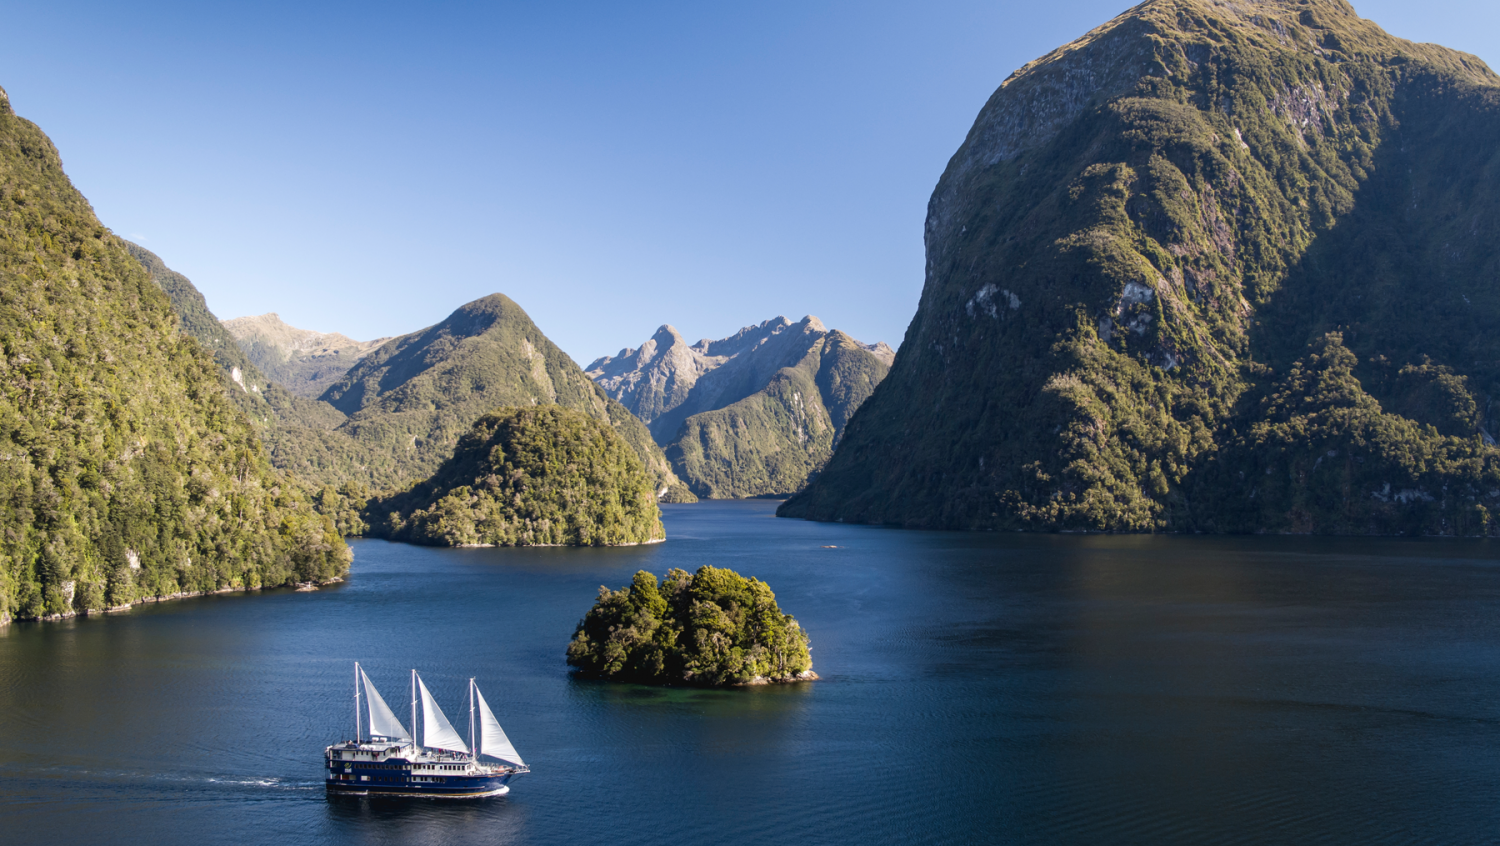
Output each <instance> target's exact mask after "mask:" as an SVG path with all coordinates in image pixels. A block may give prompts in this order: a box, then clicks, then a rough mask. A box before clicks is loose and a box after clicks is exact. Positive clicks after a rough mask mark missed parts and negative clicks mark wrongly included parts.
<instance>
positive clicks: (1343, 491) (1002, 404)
mask: <svg viewBox="0 0 1500 846" xmlns="http://www.w3.org/2000/svg"><path fill="white" fill-rule="evenodd" d="M1497 142H1500V78H1497V77H1496V75H1495V74H1494V73H1492V72H1491V71H1490V70H1489V69H1488V68H1486V67H1485V66H1484V65H1483V64H1482V63H1481V62H1479V61H1478V60H1477V59H1475V58H1473V57H1472V56H1467V55H1464V54H1460V53H1455V52H1453V51H1450V50H1446V49H1444V48H1441V47H1436V46H1433V45H1416V44H1411V43H1409V42H1405V41H1402V40H1400V39H1396V38H1392V37H1391V36H1389V35H1387V34H1385V33H1384V32H1382V31H1381V30H1380V29H1379V28H1378V27H1377V26H1376V25H1375V24H1373V23H1371V22H1369V21H1365V20H1362V19H1360V18H1359V17H1358V15H1356V14H1355V13H1354V10H1353V9H1352V8H1351V7H1350V6H1349V5H1348V4H1347V3H1344V2H1342V0H1308V1H1307V2H1301V0H1298V1H1297V2H1293V0H1259V2H1222V1H1221V0H1151V1H1150V2H1147V3H1144V4H1142V5H1140V6H1137V7H1136V8H1134V9H1132V10H1130V11H1129V12H1127V13H1125V14H1123V15H1121V16H1119V17H1117V18H1115V19H1114V20H1112V21H1110V22H1108V23H1106V24H1105V25H1103V26H1101V27H1099V28H1098V29H1095V30H1094V31H1092V32H1090V33H1088V34H1087V35H1085V36H1084V37H1083V38H1080V39H1079V40H1077V41H1075V42H1073V43H1071V44H1068V45H1066V46H1064V47H1062V48H1059V49H1058V50H1055V51H1053V52H1052V53H1049V54H1048V55H1047V56H1044V57H1042V58H1041V59H1038V60H1037V61H1035V62H1032V63H1031V64H1028V65H1027V66H1026V67H1023V68H1021V69H1020V70H1018V71H1017V72H1016V73H1015V74H1013V75H1011V77H1010V78H1009V79H1007V80H1006V81H1005V82H1004V83H1003V84H1002V85H1001V87H1000V88H999V89H998V90H997V91H996V92H995V93H994V95H993V96H992V97H991V98H990V100H989V102H988V103H987V104H986V105H985V107H984V109H983V111H982V112H981V113H980V115H979V116H978V118H977V120H976V121H975V124H974V127H973V129H972V130H971V131H970V132H969V135H968V137H967V138H966V139H965V141H964V143H963V145H962V146H961V147H960V148H959V150H958V152H957V153H955V155H954V156H953V158H952V160H951V161H950V162H949V164H948V168H947V170H946V171H945V172H944V174H943V176H942V179H941V180H940V181H939V183H938V185H937V188H936V189H935V190H934V192H933V196H932V200H931V202H930V204H929V207H928V216H927V222H926V231H925V238H926V247H927V264H926V281H925V286H924V289H923V294H922V299H921V303H920V306H919V308H918V312H917V314H916V316H915V318H914V319H913V321H912V323H911V326H910V328H909V329H908V331H907V336H906V339H905V340H904V341H903V343H902V346H901V355H900V356H899V357H898V360H897V361H896V362H895V365H894V367H893V369H892V371H891V375H890V377H889V378H888V379H887V380H886V381H885V382H883V383H882V384H881V386H880V388H879V389H878V390H877V391H876V392H875V394H874V396H873V397H872V398H871V399H870V400H869V401H868V402H867V403H866V404H865V405H864V406H862V408H861V410H860V412H859V413H858V414H857V415H856V417H855V418H854V420H853V421H851V423H850V425H849V427H848V430H847V433H846V435H845V439H844V442H843V444H842V446H841V447H840V449H839V451H838V453H837V454H836V455H835V457H834V458H833V460H832V461H831V462H830V464H829V466H828V468H827V469H826V470H825V471H824V472H823V473H822V474H821V475H820V476H819V477H818V479H817V480H816V481H815V482H814V483H813V484H812V485H811V486H810V487H809V489H808V490H807V491H806V492H805V493H804V494H801V495H799V496H798V497H796V498H794V499H793V500H792V501H790V502H788V503H787V505H786V506H785V507H784V508H783V510H782V513H784V514H787V515H793V516H807V517H813V518H815V519H828V520H847V521H860V522H879V523H895V524H900V525H911V526H932V527H937V526H942V527H956V528H1037V529H1058V528H1082V529H1108V530H1164V529H1192V530H1209V531H1215V530H1218V531H1326V532H1388V531H1422V532H1430V533H1468V534H1472V533H1479V532H1490V531H1492V530H1493V526H1492V524H1491V521H1490V520H1489V517H1488V514H1489V511H1490V510H1492V509H1494V508H1496V507H1500V498H1497V497H1496V496H1492V495H1491V493H1490V492H1491V491H1496V492H1497V493H1500V475H1497V470H1496V453H1495V452H1494V450H1493V448H1492V447H1490V446H1488V445H1487V444H1486V442H1485V440H1484V433H1485V431H1486V430H1485V428H1484V420H1483V417H1484V412H1481V411H1473V410H1472V409H1488V408H1489V402H1488V397H1491V396H1496V395H1500V338H1497V337H1496V336H1495V335H1494V333H1493V332H1491V331H1488V330H1487V329H1486V328H1484V327H1486V326H1488V325H1491V322H1492V321H1494V320H1496V319H1500V297H1497V296H1496V295H1495V294H1494V291H1493V279H1495V278H1497V276H1500V251H1497V250H1496V249H1495V248H1494V247H1493V244H1494V243H1496V238H1497V235H1500V183H1496V182H1494V181H1493V180H1476V179H1475V178H1474V176H1473V175H1474V174H1480V173H1491V172H1493V168H1495V167H1496V166H1497V163H1500V153H1497V151H1500V143H1497ZM1439 279H1441V281H1440V282H1439V281H1438V280H1439ZM1418 315H1420V317H1419V316H1418ZM1464 409H1470V411H1465V410H1464ZM1426 426H1431V427H1433V428H1432V429H1428V428H1424V427H1426ZM1330 451H1333V452H1335V453H1336V454H1337V456H1338V457H1337V458H1336V459H1330V458H1328V455H1329V454H1330ZM1415 456H1421V458H1420V459H1418V458H1415ZM1386 483H1389V484H1390V489H1391V490H1397V491H1408V490H1423V491H1442V490H1446V491H1447V492H1448V494H1447V496H1446V497H1442V496H1435V497H1434V498H1433V499H1432V500H1431V501H1427V500H1423V499H1421V498H1420V497H1410V496H1408V497H1405V498H1398V497H1396V496H1392V495H1385V496H1384V497H1383V498H1382V497H1381V496H1377V495H1375V494H1376V493H1379V492H1381V491H1384V490H1386V488H1385V487H1384V486H1385V485H1386ZM1459 491H1462V493H1459Z"/></svg>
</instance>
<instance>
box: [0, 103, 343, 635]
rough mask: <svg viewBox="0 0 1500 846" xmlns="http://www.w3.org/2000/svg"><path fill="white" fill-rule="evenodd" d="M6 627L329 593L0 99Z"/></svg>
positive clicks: (243, 439)
mask: <svg viewBox="0 0 1500 846" xmlns="http://www.w3.org/2000/svg"><path fill="white" fill-rule="evenodd" d="M0 280H3V284H0V523H3V529H4V530H3V531H0V619H3V618H8V617H39V616H49V615H59V614H63V615H65V614H71V613H76V612H85V611H94V610H99V609H103V608H107V607H112V606H118V605H123V604H127V603H129V602H132V601H134V600H136V599H139V598H141V597H148V596H164V595H170V594H175V593H179V592H184V591H204V590H214V589H219V588H224V587H252V586H260V585H264V586H270V585H279V584H290V583H295V582H302V581H320V580H326V579H329V578H332V577H335V576H338V575H341V574H342V573H344V572H346V570H347V567H348V562H349V551H348V548H347V547H346V546H345V545H344V543H343V541H342V539H341V538H339V537H338V535H337V533H336V532H335V531H334V529H333V526H332V524H331V522H330V521H328V520H327V519H325V518H323V517H321V516H320V515H318V514H317V513H315V512H314V511H313V510H312V508H311V507H310V505H309V504H308V503H307V502H305V501H303V500H302V499H301V498H300V495H299V494H298V492H297V491H296V490H295V489H294V488H292V487H290V486H287V485H283V484H282V483H281V479H280V478H279V476H278V474H277V473H276V472H275V471H274V470H273V469H272V468H271V466H270V464H269V462H268V461H267V459H266V456H265V454H264V452H263V451H262V450H261V448H260V445H259V443H258V441H257V440H256V437H255V432H254V429H253V428H252V426H251V424H250V423H249V422H248V421H247V419H246V418H245V416H244V415H243V414H242V413H241V412H240V411H239V410H238V409H237V408H236V407H235V406H234V405H233V404H232V403H231V402H230V401H229V399H228V394H227V393H226V392H225V390H224V387H223V385H224V383H223V381H222V378H221V376H220V372H219V368H218V366H217V365H216V363H215V362H214V359H213V357H212V355H211V353H210V351H208V350H205V349H204V348H203V347H202V346H201V345H200V344H199V343H198V342H197V341H196V340H194V339H193V338H191V337H189V336H188V335H186V334H184V333H183V332H181V331H179V320H178V318H177V316H176V315H175V314H174V312H173V310H172V306H171V303H170V301H169V298H168V296H167V294H166V292H164V291H163V289H162V288H161V287H160V286H158V285H157V284H156V283H155V282H153V281H152V279H151V277H150V276H149V275H148V273H147V272H146V270H144V269H143V268H142V266H141V265H140V264H139V263H138V262H137V260H136V259H135V258H133V257H132V256H131V254H130V252H129V250H128V248H127V245H126V244H125V242H124V241H122V240H120V239H119V238H117V237H115V236H114V235H113V234H111V233H110V232H109V231H108V230H107V229H105V228H104V227H103V226H102V225H101V224H100V223H99V221H98V220H97V219H96V218H95V217H94V213H93V209H92V208H90V206H89V204H88V202H87V201H86V200H85V199H84V198H83V196H82V195H80V194H79V193H78V191H77V190H76V189H75V188H74V187H73V185H72V183H71V182H70V181H69V180H68V178H67V176H66V175H65V174H64V173H63V169H62V163H61V160H60V158H59V156H58V153H57V150H56V149H55V148H54V147H53V146H52V143H51V142H50V141H49V140H48V139H47V137H46V136H45V135H44V134H42V132H41V131H40V130H39V129H38V128H37V127H36V126H35V125H33V124H31V123H30V122H28V121H25V120H23V119H21V118H19V117H17V116H16V115H15V114H14V112H13V111H12V110H11V108H10V103H9V100H8V98H6V97H5V95H4V93H3V92H0Z"/></svg>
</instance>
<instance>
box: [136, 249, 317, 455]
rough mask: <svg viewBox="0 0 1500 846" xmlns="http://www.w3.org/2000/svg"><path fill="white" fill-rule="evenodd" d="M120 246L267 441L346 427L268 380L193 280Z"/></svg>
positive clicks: (153, 255) (153, 257)
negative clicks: (293, 432)
mask: <svg viewBox="0 0 1500 846" xmlns="http://www.w3.org/2000/svg"><path fill="white" fill-rule="evenodd" d="M122 243H124V244H125V247H126V249H128V250H129V251H130V255H131V256H132V257H133V258H135V260H136V261H138V262H140V263H141V266H142V267H144V268H145V269H146V272H147V273H149V274H151V279H152V281H153V282H155V283H156V284H157V285H160V286H161V288H162V290H163V291H166V292H167V297H168V298H169V299H170V300H171V302H172V310H173V311H174V312H176V313H177V319H178V321H179V322H180V327H181V330H182V332H184V333H185V334H187V335H188V336H190V337H192V338H193V339H194V340H196V341H197V342H198V343H199V344H200V345H202V346H203V347H204V349H207V350H209V351H211V352H212V353H213V357H214V361H216V362H218V364H219V369H220V371H221V372H222V373H223V377H224V381H225V389H226V390H227V391H228V392H229V396H230V399H232V400H233V401H234V403H235V405H237V406H239V408H240V410H241V411H243V412H244V413H245V414H246V416H248V417H249V419H250V421H251V422H252V423H254V424H256V426H257V428H258V429H260V430H261V432H260V434H261V437H262V438H263V439H271V440H275V439H276V437H277V436H276V434H274V433H273V432H271V431H268V430H279V429H285V428H287V427H311V428H313V429H319V430H327V429H333V428H335V427H337V426H338V425H339V424H340V423H342V422H344V415H343V414H341V413H340V412H339V411H338V410H337V409H335V408H334V407H333V406H331V405H329V404H327V403H324V402H318V401H316V400H312V399H307V398H305V397H300V396H296V395H294V394H292V393H291V392H289V391H288V390H287V389H286V388H285V387H283V386H281V385H280V384H278V383H276V382H273V381H271V380H269V379H267V378H266V377H265V374H264V373H263V372H262V371H261V370H260V369H259V368H258V367H256V366H255V364H253V363H252V362H251V360H250V358H249V357H248V356H247V355H246V354H245V352H244V351H243V350H242V349H240V346H239V344H238V343H236V341H235V339H234V337H233V335H231V334H230V333H229V332H227V331H226V330H225V328H224V326H223V325H222V324H221V323H220V321H219V319H218V318H217V317H215V316H214V313H213V312H212V311H210V310H209V308H208V302H207V301H206V300H205V299H204V298H203V294H202V292H200V291H199V290H198V288H197V286H195V285H194V284H193V283H192V280H190V279H188V278H187V277H186V276H183V275H182V274H181V273H178V272H177V271H175V270H173V269H171V268H170V267H168V266H167V264H166V262H164V261H162V259H161V257H160V256H158V255H157V254H156V253H153V252H151V251H150V250H148V249H146V248H145V247H142V246H141V245H139V244H134V243H131V242H130V241H123V242H122Z"/></svg>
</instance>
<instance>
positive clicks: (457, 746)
mask: <svg viewBox="0 0 1500 846" xmlns="http://www.w3.org/2000/svg"><path fill="white" fill-rule="evenodd" d="M361 699H363V702H361ZM419 703H420V705H421V709H422V742H421V743H418V742H417V738H416V729H417V707H418V704H419ZM411 726H412V730H411V731H410V732H408V731H407V730H406V726H404V725H402V724H401V721H400V720H399V719H397V718H396V714H395V713H394V712H393V711H391V709H390V706H388V705H386V704H385V699H383V698H381V696H380V691H378V690H376V689H375V685H373V684H371V683H370V677H369V676H367V675H365V671H364V670H362V669H360V666H359V664H355V665H354V739H353V740H346V741H344V742H342V743H336V744H334V745H333V746H329V747H328V748H327V749H325V750H324V756H325V762H326V764H327V769H328V778H327V784H328V792H329V793H350V794H356V795H384V796H445V797H454V798H463V797H474V796H498V795H500V794H502V793H508V792H509V791H510V788H509V787H508V786H507V783H508V782H509V781H510V780H511V779H512V778H514V777H515V776H517V775H520V774H521V773H529V772H531V768H530V767H528V766H526V762H525V761H522V760H521V756H520V755H519V754H517V753H516V747H515V746H513V745H511V742H510V738H508V737H506V736H505V730H504V729H502V728H500V721H499V720H497V719H495V712H494V711H491V710H490V706H489V703H487V702H485V701H484V696H483V695H481V694H480V692H479V686H478V685H476V684H474V680H473V679H469V742H468V743H467V744H466V743H464V739H463V737H462V736H460V735H459V733H458V731H457V730H455V729H454V728H453V724H452V723H450V722H448V718H447V717H446V716H445V715H444V714H443V711H442V709H441V708H439V707H438V705H437V701H436V700H434V699H433V698H432V694H431V693H429V692H428V691H427V685H425V684H423V683H422V679H421V677H420V676H418V675H417V671H416V670H412V671H411ZM481 756H484V757H486V758H493V759H495V761H498V762H499V763H492V762H488V761H482V760H480V757H481Z"/></svg>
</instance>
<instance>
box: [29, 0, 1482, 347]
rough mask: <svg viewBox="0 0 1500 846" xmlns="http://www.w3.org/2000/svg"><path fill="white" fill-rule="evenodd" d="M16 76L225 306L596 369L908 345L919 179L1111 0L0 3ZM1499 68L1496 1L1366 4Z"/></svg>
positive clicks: (122, 207) (91, 165)
mask: <svg viewBox="0 0 1500 846" xmlns="http://www.w3.org/2000/svg"><path fill="white" fill-rule="evenodd" d="M6 5H7V8H5V10H4V21H5V30H6V39H5V41H6V45H5V49H4V51H3V52H0V86H3V87H4V88H5V89H6V90H7V91H8V92H9V94H10V96H11V102H12V105H13V106H14V107H15V109H16V111H17V112H18V113H19V114H21V115H22V116H24V117H26V118H29V119H31V120H33V121H35V122H36V123H37V124H39V125H40V126H41V127H42V129H43V130H45V131H46V132H47V133H48V134H49V135H50V136H51V137H52V140H53V141H54V142H55V143H56V144H57V146H58V148H59V149H60V150H61V151H62V156H63V162H64V164H65V166H66V167H67V170H68V173H69V174H70V175H71V176H72V178H73V181H74V183H75V184H77V185H78V187H79V188H80V189H82V191H83V193H84V194H85V195H86V196H87V197H88V198H89V199H90V200H91V201H92V202H93V204H94V208H95V210H96V211H97V212H98V214H99V217H100V218H101V219H102V220H103V222H104V223H105V225H107V226H109V227H110V228H111V229H113V230H114V231H115V232H117V233H119V234H121V235H123V236H125V237H128V238H132V239H135V240H138V241H140V242H141V243H142V244H144V245H146V246H147V247H149V248H150V249H152V250H154V251H156V252H157V253H158V254H160V255H161V256H162V258H163V259H165V260H166V262H167V263H168V264H169V265H171V266H172V267H174V268H176V269H177V270H179V271H181V272H183V273H185V274H187V275H188V276H189V277H191V278H192V279H193V281H194V282H195V283H197V285H198V287H199V288H200V289H201V290H202V291H203V293H204V295H205V296H206V297H207V298H208V303H209V306H210V307H211V308H212V309H213V310H214V312H215V313H216V314H218V315H219V316H220V317H238V316H241V315H247V314H261V313H264V312H268V311H275V312H278V313H280V314H281V315H282V317H283V318H284V319H285V320H287V321H288V322H289V323H292V324H293V325H297V326H302V327H305V328H311V329H320V330H323V331H339V332H343V333H345V334H347V335H350V336H353V337H356V338H360V339H368V338H373V337H376V336H380V335H394V334H400V333H404V332H409V331H413V330H415V329H418V328H421V327H423V326H427V325H430V324H432V323H435V322H436V321H438V320H441V319H442V318H443V317H444V316H446V315H447V314H448V313H449V312H451V311H452V310H453V309H454V308H456V307H457V306H459V305H461V304H462V303H464V302H467V301H469V300H472V299H475V298H477V297H480V296H483V295H485V294H488V293H490V292H493V291H502V292H504V293H506V294H508V295H509V296H511V297H512V298H513V299H515V300H516V301H517V302H519V303H520V304H521V305H522V306H523V307H524V308H526V310H527V311H528V312H530V314H531V316H532V317H533V318H534V319H535V320H536V321H537V323H538V324H539V325H540V326H541V327H542V330H543V331H544V332H546V333H547V334H548V335H549V336H550V337H551V338H552V339H553V340H554V341H556V342H557V343H558V344H559V345H560V346H562V348H563V349H564V350H566V351H567V352H568V353H569V354H570V355H572V356H573V358H574V359H575V360H577V361H578V362H579V363H580V364H586V363H587V362H588V361H590V360H591V359H593V358H594V357H596V356H599V355H604V354H612V353H614V352H615V351H617V350H619V349H620V348H621V347H624V346H627V345H628V346H635V345H637V344H639V343H640V342H641V341H643V340H645V339H646V338H647V337H649V336H650V334H651V333H652V331H653V330H655V328H656V327H657V326H658V325H660V324H662V323H671V324H673V325H675V326H677V328H678V329H680V330H681V331H682V332H683V334H685V335H687V336H688V337H689V339H690V340H694V339H697V338H700V337H715V338H717V337H721V336H724V335H727V334H729V333H731V332H733V331H734V330H736V329H738V328H739V327H741V326H743V325H746V324H749V323H754V322H759V321H761V320H765V319H767V318H770V317H772V316H775V315H777V314H785V315H787V316H789V317H792V318H798V317H801V316H802V315H804V314H809V313H810V314H816V315H818V316H819V317H821V318H823V320H824V321H825V322H826V323H828V324H829V325H830V326H832V327H835V328H842V329H845V330H847V331H849V332H850V333H851V334H853V335H854V336H855V337H857V338H860V339H861V340H865V341H876V340H884V341H887V342H889V343H891V344H893V345H894V344H896V343H897V342H899V341H900V340H901V336H902V335H903V333H904V332H905V330H906V325H907V323H908V321H909V320H910V319H911V316H912V313H913V312H914V311H915V308H916V304H917V297H918V295H919V294H920V292H921V286H922V265H923V256H922V220H923V216H924V214H925V212H926V205H927V198H928V195H929V194H930V192H931V191H932V187H933V185H934V184H935V183H936V181H937V178H938V176H939V175H940V174H941V173H942V170H943V167H944V166H945V164H946V163H947V160H948V157H949V156H950V155H952V153H953V151H954V150H955V149H957V147H958V145H959V144H960V143H961V142H962V140H963V137H964V134H965V133H966V132H967V130H968V128H969V125H970V123H971V122H972V121H973V119H974V117H975V115H976V114H977V112H978V110H979V108H980V107H981V106H982V105H983V104H984V101H985V99H986V98H987V97H988V96H989V95H990V93H991V92H992V91H993V90H994V89H995V88H996V87H997V86H998V85H999V84H1000V82H1001V81H1002V80H1003V79H1004V78H1005V76H1006V75H1007V74H1009V73H1010V72H1011V71H1012V70H1014V69H1015V68H1016V67H1018V66H1020V65H1022V64H1024V63H1025V62H1027V61H1029V60H1031V59H1033V58H1035V57H1037V56H1039V55H1041V54H1043V53H1045V52H1047V51H1048V50H1050V49H1051V48H1053V47H1055V46H1057V45H1059V44H1062V43H1064V42H1066V41H1069V40H1071V39H1073V38H1075V37H1077V36H1078V35H1081V34H1082V33H1084V32H1086V31H1087V30H1089V29H1091V28H1092V27H1094V26H1096V25H1098V24H1100V23H1102V22H1104V21H1106V20H1108V19H1109V18H1110V17H1112V16H1113V15H1115V14H1117V13H1119V12H1121V11H1123V10H1125V9H1126V8H1128V4H1126V3H1122V2H1119V0H1055V1H1054V2H971V0H925V2H912V3H892V2H883V0H860V2H853V0H849V2H844V0H797V2H779V0H769V1H766V0H763V2H759V3H739V4H728V3H703V2H680V3H668V2H640V3H620V2H593V0H576V1H575V2H569V3H547V2H534V3H504V2H495V3H485V4H478V3H476V4H464V3H448V4H443V3H410V2H408V3H401V4H386V3H380V2H360V3H343V4H339V3H316V2H312V3H307V2H299V3H278V2H257V3H231V2H222V3H192V4H189V3H167V2H153V1H152V0H142V1H141V2H134V3H104V2H74V0H48V2H11V3H8V4H6ZM1355 6H1356V8H1357V9H1358V10H1359V11H1360V13H1361V14H1362V15H1364V16H1365V17H1368V18H1372V19H1374V20H1375V21H1377V22H1379V23H1380V24H1381V25H1383V26H1384V27H1385V28H1386V29H1387V30H1388V31H1390V32H1392V33H1394V34H1396V35H1400V36H1403V37H1406V38H1411V39H1414V40H1419V41H1435V42H1438V43H1442V44H1446V45H1448V46H1450V47H1455V48H1458V49H1461V50H1467V51H1469V52H1472V53H1476V54H1478V55H1479V56H1480V57H1481V58H1483V59H1485V60H1486V61H1487V62H1489V63H1490V64H1491V65H1492V66H1494V65H1496V64H1497V60H1500V49H1497V43H1500V4H1494V3H1492V2H1485V3H1480V2H1471V0H1428V2H1424V3H1412V2H1399V1H1398V0H1363V2H1357V3H1356V4H1355Z"/></svg>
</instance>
